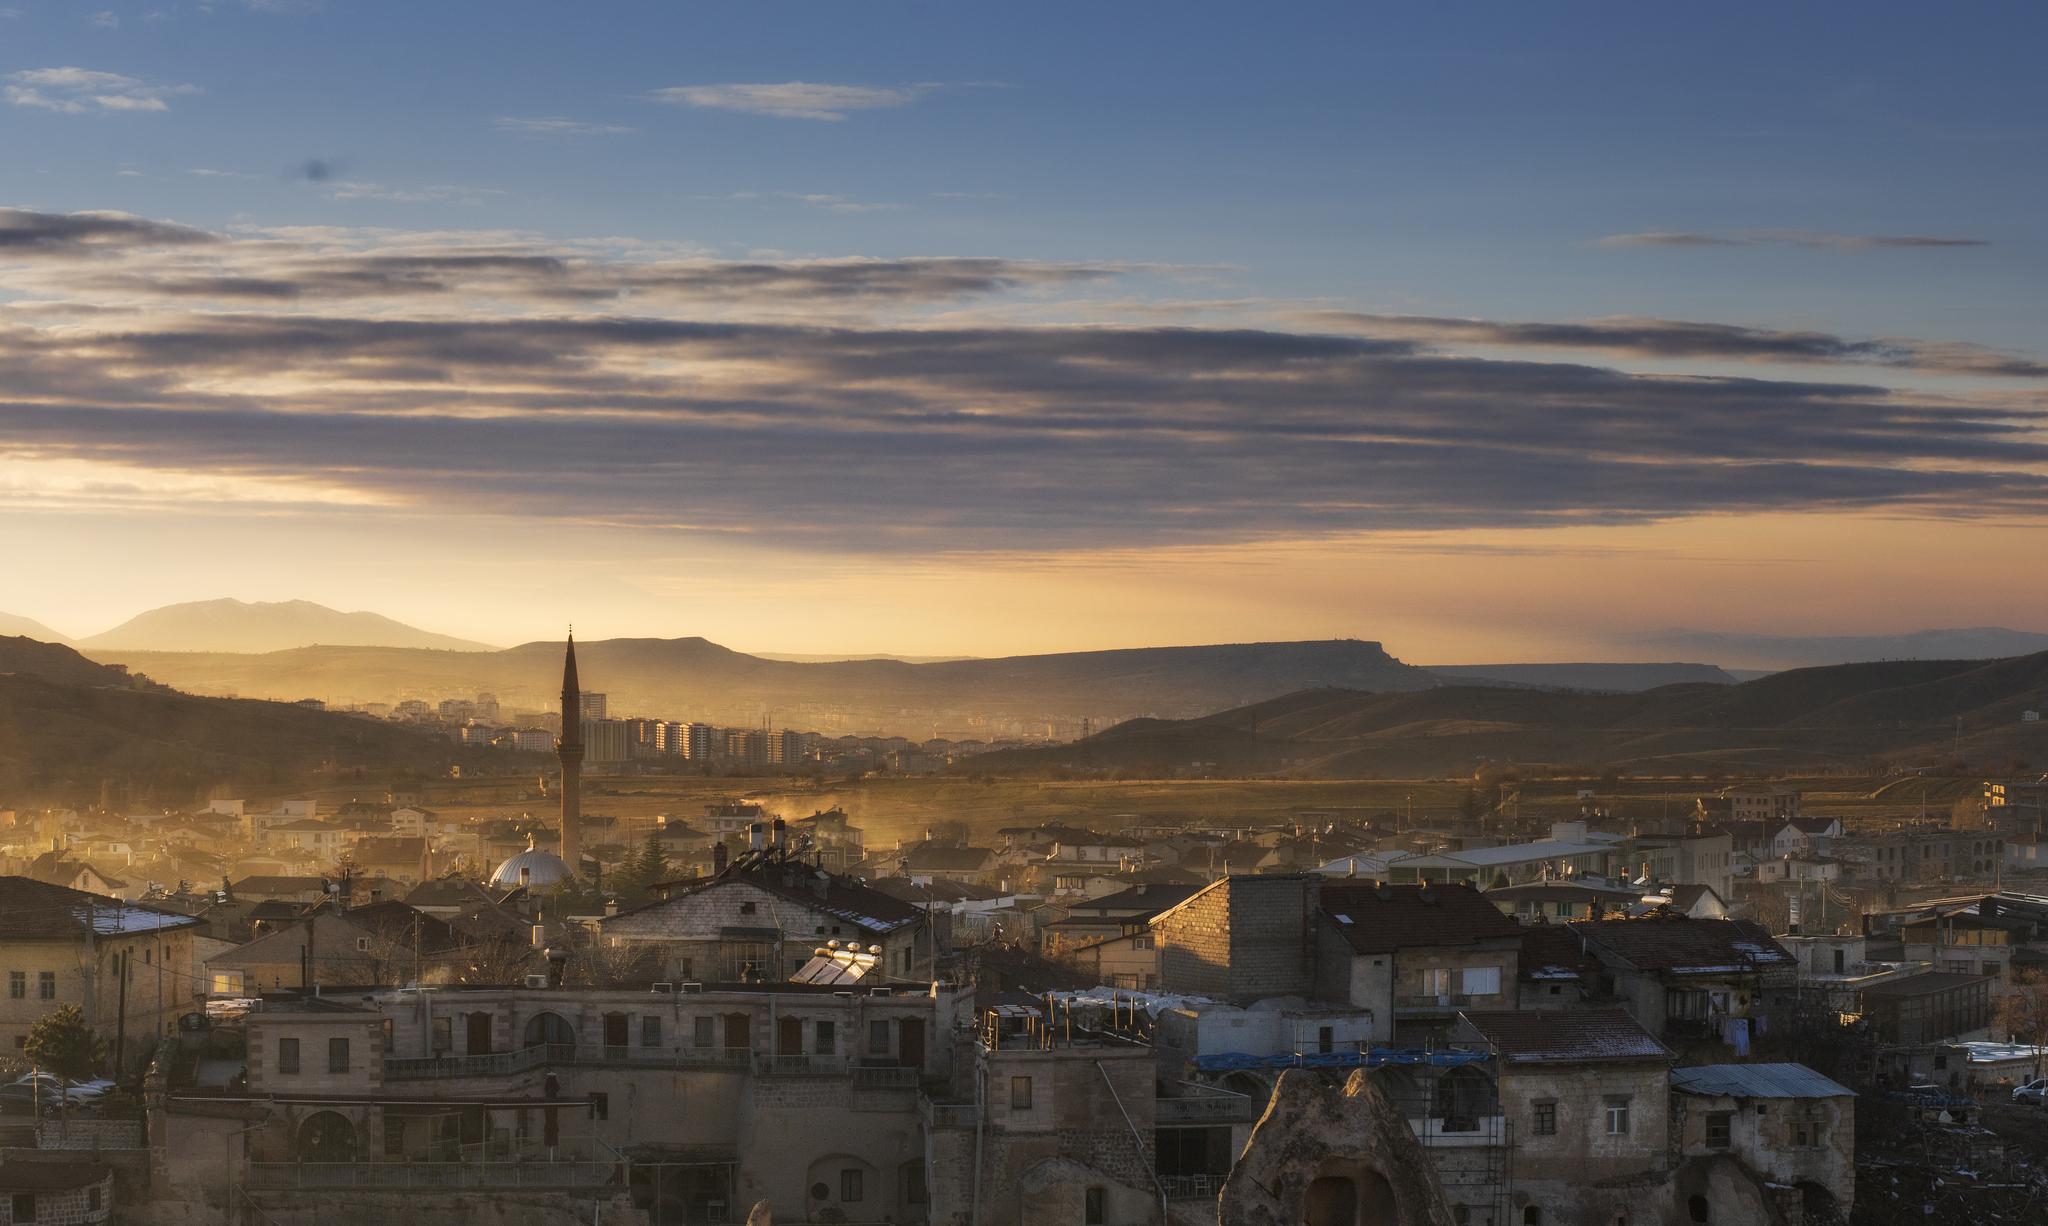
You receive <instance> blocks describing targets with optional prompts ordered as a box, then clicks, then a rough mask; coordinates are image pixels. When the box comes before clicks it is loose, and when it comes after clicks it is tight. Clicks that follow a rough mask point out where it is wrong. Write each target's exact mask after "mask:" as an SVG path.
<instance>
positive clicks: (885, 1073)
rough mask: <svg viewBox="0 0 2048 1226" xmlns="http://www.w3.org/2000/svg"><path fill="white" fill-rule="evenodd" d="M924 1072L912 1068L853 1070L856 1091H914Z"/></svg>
mask: <svg viewBox="0 0 2048 1226" xmlns="http://www.w3.org/2000/svg"><path fill="white" fill-rule="evenodd" d="M923 1072H924V1070H922V1069H914V1068H855V1069H854V1070H853V1086H854V1088H855V1089H857V1090H915V1089H916V1088H917V1082H918V1078H919V1077H920V1076H922V1075H923Z"/></svg>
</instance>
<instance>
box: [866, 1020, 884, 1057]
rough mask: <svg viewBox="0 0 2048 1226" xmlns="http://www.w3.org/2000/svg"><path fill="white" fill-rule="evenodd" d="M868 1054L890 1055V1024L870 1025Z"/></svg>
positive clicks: (875, 1023)
mask: <svg viewBox="0 0 2048 1226" xmlns="http://www.w3.org/2000/svg"><path fill="white" fill-rule="evenodd" d="M868 1052H869V1053H870V1054H871V1055H876V1056H886V1055H888V1054H889V1023H887V1022H869V1023H868Z"/></svg>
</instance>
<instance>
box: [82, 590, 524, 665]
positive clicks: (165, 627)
mask: <svg viewBox="0 0 2048 1226" xmlns="http://www.w3.org/2000/svg"><path fill="white" fill-rule="evenodd" d="M323 643H326V644H334V645H337V646H351V647H420V648H431V649H438V650H441V651H496V650H497V648H495V647H492V646H491V645H490V644H488V643H473V642H471V641H469V640H468V639H458V638H450V637H449V636H447V635H445V634H433V633H430V632H428V631H425V630H415V629H413V628H412V627H411V626H408V625H406V624H404V623H403V622H395V621H392V620H391V619H390V618H388V617H384V616H382V615H380V614H376V613H342V612H339V611H337V610H334V609H330V608H328V607H326V606H325V605H317V604H314V603H313V602H311V601H309V600H284V601H278V602H276V603H274V604H273V603H264V602H260V601H259V602H258V603H256V604H244V603H242V602H241V601H239V600H199V601H194V602H192V603H190V604H174V605H166V606H164V607H163V608H161V609H151V610H150V611H149V612H147V613H143V614H139V615H137V616H135V617H132V618H130V619H128V620H127V621H125V622H123V623H121V624H120V625H118V626H116V627H114V628H113V629H112V630H109V631H107V632H106V633H104V634H95V635H93V636H91V637H90V638H83V639H79V640H78V645H79V646H80V647H83V648H85V649H86V650H88V651H94V652H101V651H109V650H113V651H233V652H269V651H285V650H288V649H290V648H293V647H311V646H314V645H316V644H323Z"/></svg>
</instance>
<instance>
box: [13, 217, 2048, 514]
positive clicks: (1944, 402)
mask: <svg viewBox="0 0 2048 1226" xmlns="http://www.w3.org/2000/svg"><path fill="white" fill-rule="evenodd" d="M0 220H4V221H6V222H7V223H8V224H7V225H6V226H0V236H4V235H6V234H8V233H9V232H10V231H16V232H19V233H21V234H23V235H42V236H43V237H41V238H24V239H22V240H21V241H19V242H16V243H14V244H13V247H14V248H18V249H19V252H20V253H27V254H40V255H41V256H42V257H43V258H41V259H40V260H38V261H23V260H20V259H17V258H15V256H16V254H17V252H16V251H14V250H11V249H8V248H6V247H4V246H0V251H5V255H0V283H4V284H6V285H8V286H9V287H10V288H14V289H16V290H20V291H23V292H37V291H43V292H49V293H52V294H55V295H59V296H60V299H59V303H58V304H57V305H55V306H53V307H51V308H49V311H48V313H47V315H38V314H37V311H36V309H35V304H33V303H16V304H14V305H13V306H12V307H11V308H10V309H9V310H8V311H6V313H5V314H4V315H0V455H5V456H9V457H14V460H15V462H28V461H33V462H36V463H47V464H67V465H74V466H76V465H97V466H105V467H107V468H108V469H109V471H121V472H134V471H137V470H146V471H148V472H153V473H160V474H165V475H166V479H167V480H169V479H170V478H174V477H178V476H179V475H181V474H183V475H191V474H206V475H208V476H209V477H210V478H217V479H218V480H219V481H221V482H224V483H228V484H230V485H232V486H234V487H235V488H242V489H262V490H265V491H276V490H279V489H288V488H291V487H293V486H294V485H295V484H300V485H303V486H304V488H305V489H306V490H308V491H309V492H308V493H307V495H306V499H307V505H309V506H311V505H314V504H315V503H318V504H320V505H330V504H333V503H335V502H337V501H340V502H346V503H350V504H355V505H368V506H377V507H383V508H393V509H394V510H393V511H392V512H391V513H393V514H399V513H403V514H409V515H420V516H427V517H440V516H445V515H450V514H469V513H473V512H474V511H475V510H476V508H479V507H505V506H515V505H516V506H517V507H518V508H519V514H522V515H527V516H531V517H535V518H546V519H551V520H556V521H560V520H574V521H577V522H582V523H605V524H618V525H625V526H630V527H633V528H635V529H638V530H640V531H643V532H645V533H647V534H648V539H649V540H650V541H653V540H658V539H659V538H660V537H661V536H662V535H663V534H671V533H702V532H716V533H721V534H724V533H732V534H745V535H748V536H749V537H750V538H752V539H755V540H759V541H763V542H766V543H771V544H773V543H786V544H790V545H804V546H817V545H828V546H831V547H834V548H839V549H847V550H860V551H892V550H916V551H929V550H933V549H945V550H969V551H971V550H977V549H996V548H1019V547H1028V548H1034V549H1044V548H1054V549H1058V548H1082V547H1110V546H1144V545H1156V544H1161V543H1220V542H1228V541H1249V540H1261V539H1269V538H1275V537H1292V538H1302V537H1310V538H1313V537H1318V536H1325V535H1340V534H1348V533H1355V532H1360V531H1371V530H1380V529H1391V528H1411V529H1425V528H1452V527H1485V526H1496V527H1507V526H1539V525H1551V524H1563V523H1571V524H1621V523H1640V522H1648V521H1655V520H1661V519H1670V518H1676V517H1685V516H1698V515H1710V514H1725V513H1739V512H1766V511H1817V510H1820V511H1851V510H1870V509H1881V510H1884V511H1887V512H1889V513H1893V514H1900V515H1918V516H1926V517H1959V516H1998V517H2005V518H2017V519H2022V520H2027V521H2044V520H2048V397H2043V396H2041V395H2040V394H2020V393H2009V394H2006V395H2004V396H2003V397H1992V396H1985V397H1971V396H1963V395H1937V394H1931V393H1924V392H1914V391H1904V390H1899V389H1895V388H1889V387H1885V386H1882V385H1879V384H1876V383H1872V382H1868V381H1848V380H1840V381H1822V380H1785V379H1757V378H1708V377H1701V376H1697V375H1673V374H1633V373H1625V372H1622V371H1618V370H1614V369H1609V368H1604V367H1601V366H1598V365H1593V364H1583V363H1573V362H1564V361H1544V362H1535V361H1508V360H1500V359H1493V358H1485V357H1478V356H1471V355H1466V354H1457V353H1447V352H1442V351H1440V348H1439V347H1440V346H1441V345H1444V344H1448V343H1462V344H1509V343H1515V344H1537V345H1547V346H1548V347H1553V348H1563V349H1574V348H1576V349H1591V348H1603V347H1604V348H1610V349H1623V350H1625V351H1627V352H1631V353H1634V354H1637V355H1639V356H1641V355H1647V356H1656V357H1696V356H1698V355H1700V354H1703V353H1714V354H1722V355H1735V356H1738V357H1743V356H1747V355H1762V354H1765V353H1769V354H1773V355H1783V354H1788V353H1789V354H1793V355H1796V356H1805V357H1808V358H1810V360H1812V361H1815V362H1816V363H1820V364H1828V363H1842V364H1848V363H1852V362H1853V363H1861V364H1864V365H1868V366H1871V367H1873V368H1876V369H1882V368H1884V367H1885V366H1887V365H1888V364H1889V363H1891V362H1893V361H1895V360H1904V358H1907V357H1910V358H1913V359H1914V360H1919V361H1923V362H1925V361H1930V360H1936V359H1932V358H1929V357H1928V356H1927V355H1928V354H1936V355H1939V354H1940V352H1941V351H1942V350H1941V343H1938V342H1912V343H1911V344H1910V345H1908V343H1907V342H1900V341H1870V342H1864V341H1852V340H1845V339H1842V338H1836V337H1831V336H1829V335H1827V334H1824V333H1796V332H1773V331H1770V330H1763V329H1746V328H1740V327H1734V326H1729V325H1717V324H1711V323H1705V324H1699V323H1687V322H1684V321H1659V320H1632V319H1609V320H1593V321H1581V322H1577V323H1565V324H1557V325H1546V324H1495V323H1489V322H1487V321H1469V320H1440V319H1416V318H1412V317H1398V316H1395V317H1375V316H1363V315H1360V316H1354V317H1352V318H1351V319H1350V320H1349V326H1348V328H1347V330H1348V331H1349V332H1351V333H1353V334H1350V335H1342V334H1335V333H1334V332H1333V331H1332V329H1333V328H1336V327H1337V326H1338V323H1337V321H1333V320H1332V319H1330V318H1328V317H1323V318H1320V319H1318V320H1316V321H1313V322H1315V323H1316V324H1318V325H1319V326H1320V328H1321V330H1319V331H1314V332H1296V331H1282V330H1276V329H1266V328H1227V327H1186V326H1161V325H1154V324H1145V325H1134V324H1128V323H1126V324H1121V325H1108V326H1077V325H1072V324H1058V325H1047V326H1036V327H1026V326H1013V325H966V326H935V325H934V324H932V323H931V321H930V320H929V319H928V318H925V317H920V316H919V315H917V314H916V313H915V311H914V310H908V311H907V312H906V313H905V314H904V315H903V317H902V318H899V319H896V320H894V321H889V320H883V321H879V322H877V321H873V320H867V319H856V320H853V321H852V322H847V321H846V320H843V319H842V320H839V321H836V322H835V321H833V320H831V319H829V318H811V319H805V320H803V321H802V322H798V323H790V322H783V321H781V320H778V319H776V318H773V316H774V315H775V313H777V312H782V311H786V310H788V309H790V308H791V307H792V306H793V305H795V306H800V307H801V308H802V309H804V310H807V311H816V310H818V309H819V307H818V304H820V303H823V304H827V305H830V304H839V305H840V306H842V307H844V308H846V309H847V310H849V311H851V310H858V309H862V308H865V307H872V306H888V307H899V308H915V307H917V306H920V305H922V304H928V303H932V302H937V301H946V300H951V299H954V298H958V297H964V296H976V295H991V294H995V293H1000V292H1003V291H1004V290H1006V289H1014V288H1020V287H1022V288H1034V287H1035V288H1056V287H1059V286H1085V285H1088V284H1091V283H1094V282H1098V281H1100V280H1103V279H1106V278H1114V277H1115V276H1117V275H1119V272H1120V271H1121V270H1119V269H1116V268H1114V267H1087V266H1066V265H1040V264H1033V263H1030V262H1024V261H1005V260H997V259H985V258H984V259H933V260H921V261H888V260H865V261H818V260H809V261H805V260H760V261H721V260H708V259H701V258H668V257H660V256H657V257H653V258H647V259H640V260H627V259H617V258H599V257H595V256H592V255H591V254H590V253H589V250H588V249H579V248H577V247H574V246H572V245H568V244H548V243H544V242H541V241H539V240H536V239H532V238H530V237H521V236H518V235H511V234H472V235H464V234H439V235H390V234H382V235H379V234H375V233H369V232H357V231H346V230H335V229H302V230H292V231H249V232H245V233H243V234H241V235H238V236H236V237H231V238H222V237H218V236H210V235H204V234H203V233H202V232H194V231H191V230H189V229H188V228H186V227H181V226H177V225H175V224H174V223H167V222H148V221H145V220H143V219H138V218H131V217H126V216H125V215H121V214H93V215H86V216H70V217H67V216H65V215H42V214H27V213H23V212H22V211H19V210H17V211H15V212H14V213H12V214H8V215H5V216H4V217H0ZM151 227H155V229H154V230H152V229H151ZM195 235H196V236H197V237H194V236H195ZM166 236H168V237H166ZM6 243H7V240H6V239H5V238H4V237H0V244H6ZM95 244H97V245H95ZM627 246H630V244H627V243H624V242H623V241H622V240H605V245H604V246H603V248H601V249H604V250H615V249H621V248H623V247H627ZM187 304H190V305H189V306H188V305H187ZM721 313H722V316H721ZM714 316H719V317H714ZM1913 346H1917V348H1915V347H1913ZM1982 352H1983V351H1976V350H1967V349H1966V351H1965V352H1964V353H1963V355H1962V356H1963V358H1965V359H1968V358H1970V357H1972V355H1974V354H1981V353H1982ZM1759 360H1761V359H1759ZM1771 360H1784V359H1783V358H1782V357H1773V358H1772V359H1771ZM67 471H69V470H67Z"/></svg>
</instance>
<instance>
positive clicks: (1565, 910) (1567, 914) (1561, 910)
mask: <svg viewBox="0 0 2048 1226" xmlns="http://www.w3.org/2000/svg"><path fill="white" fill-rule="evenodd" d="M1536 905H1537V906H1539V907H1540V906H1542V905H1543V904H1542V903H1537V904H1536ZM1571 917H1572V905H1571V904H1570V903H1568V902H1561V903H1558V904H1557V918H1559V919H1570V918H1571Z"/></svg>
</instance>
